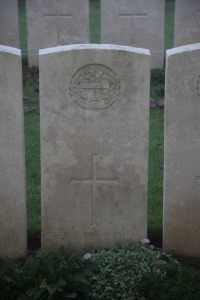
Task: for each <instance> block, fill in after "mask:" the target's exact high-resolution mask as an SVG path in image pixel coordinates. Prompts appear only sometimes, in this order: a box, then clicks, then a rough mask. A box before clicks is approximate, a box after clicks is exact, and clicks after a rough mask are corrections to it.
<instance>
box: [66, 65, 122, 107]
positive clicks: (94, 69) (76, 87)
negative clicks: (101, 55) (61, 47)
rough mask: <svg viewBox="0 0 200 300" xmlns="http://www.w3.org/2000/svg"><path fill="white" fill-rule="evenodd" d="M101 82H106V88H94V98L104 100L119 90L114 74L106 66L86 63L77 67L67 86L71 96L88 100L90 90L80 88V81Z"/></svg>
mask: <svg viewBox="0 0 200 300" xmlns="http://www.w3.org/2000/svg"><path fill="white" fill-rule="evenodd" d="M83 82H86V83H102V82H106V83H107V84H108V86H109V87H108V88H105V89H99V90H98V88H97V89H96V93H95V96H96V100H97V101H105V100H106V99H108V98H110V97H112V98H113V97H115V96H117V95H118V94H119V91H120V82H119V79H118V78H117V76H116V74H115V73H114V72H113V71H112V70H111V69H110V68H108V67H106V66H104V65H100V64H93V65H86V66H84V67H82V68H81V69H79V70H78V71H77V72H76V73H75V74H74V75H73V76H72V79H71V82H70V86H69V92H70V95H71V97H73V98H76V97H77V96H79V97H81V98H83V99H85V101H90V98H91V97H92V91H91V90H90V89H88V90H84V89H82V88H81V86H80V85H81V83H83Z"/></svg>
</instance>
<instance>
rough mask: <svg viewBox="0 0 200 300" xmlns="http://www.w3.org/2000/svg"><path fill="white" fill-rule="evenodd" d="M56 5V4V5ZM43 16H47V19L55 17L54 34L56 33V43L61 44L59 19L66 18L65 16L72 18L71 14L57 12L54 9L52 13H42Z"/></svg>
mask: <svg viewBox="0 0 200 300" xmlns="http://www.w3.org/2000/svg"><path fill="white" fill-rule="evenodd" d="M57 6H58V5H56V7H57ZM43 15H44V17H45V18H48V19H55V20H56V34H57V45H59V44H60V45H61V44H62V43H61V28H60V21H61V20H62V19H67V18H72V14H66V13H61V12H58V10H57V11H55V12H52V13H44V14H43Z"/></svg>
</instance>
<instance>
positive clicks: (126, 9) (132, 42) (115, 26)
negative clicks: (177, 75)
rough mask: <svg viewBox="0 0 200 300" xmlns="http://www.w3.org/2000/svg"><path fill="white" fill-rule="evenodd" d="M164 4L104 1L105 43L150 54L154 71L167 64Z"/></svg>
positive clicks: (157, 0)
mask: <svg viewBox="0 0 200 300" xmlns="http://www.w3.org/2000/svg"><path fill="white" fill-rule="evenodd" d="M164 11H165V1H164V0H101V41H102V43H108V44H111V43H112V44H118V45H128V46H134V47H142V48H147V49H150V51H151V67H152V68H163V64H164V16H165V13H164Z"/></svg>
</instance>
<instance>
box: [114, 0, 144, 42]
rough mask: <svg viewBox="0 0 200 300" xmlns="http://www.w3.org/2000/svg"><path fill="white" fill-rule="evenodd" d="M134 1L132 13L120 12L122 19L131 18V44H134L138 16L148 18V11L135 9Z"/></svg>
mask: <svg viewBox="0 0 200 300" xmlns="http://www.w3.org/2000/svg"><path fill="white" fill-rule="evenodd" d="M132 3H133V8H132V12H130V13H120V14H119V17H120V19H122V20H123V19H127V20H130V26H131V42H130V45H134V23H135V21H136V20H137V19H138V18H146V17H147V13H136V11H135V9H134V8H135V6H134V4H135V3H134V2H132Z"/></svg>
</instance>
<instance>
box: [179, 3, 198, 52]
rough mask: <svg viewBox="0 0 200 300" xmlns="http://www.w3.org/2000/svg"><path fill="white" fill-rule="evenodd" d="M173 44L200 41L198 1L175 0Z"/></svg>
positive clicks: (181, 44) (180, 44)
mask: <svg viewBox="0 0 200 300" xmlns="http://www.w3.org/2000/svg"><path fill="white" fill-rule="evenodd" d="M174 26H175V28H174V46H175V47H177V46H183V45H188V44H194V43H199V42H200V30H199V28H200V1H199V0H189V1H188V0H176V1H175V24H174Z"/></svg>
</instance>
